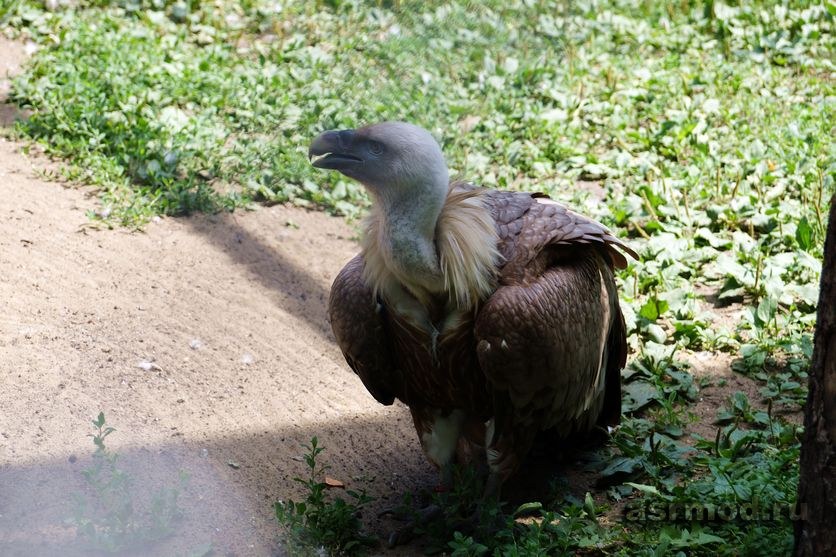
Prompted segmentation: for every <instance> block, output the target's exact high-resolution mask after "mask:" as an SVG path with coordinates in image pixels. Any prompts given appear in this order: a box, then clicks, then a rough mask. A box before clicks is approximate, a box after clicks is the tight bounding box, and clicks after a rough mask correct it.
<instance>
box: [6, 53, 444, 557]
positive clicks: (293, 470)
mask: <svg viewBox="0 0 836 557" xmlns="http://www.w3.org/2000/svg"><path fill="white" fill-rule="evenodd" d="M23 56H24V51H23V48H22V47H21V46H20V45H18V44H16V43H10V42H3V43H2V44H0V75H3V76H5V75H6V72H7V71H8V70H9V69H11V70H14V68H15V67H16V66H17V64H18V63H19V62H20V61H21V60H22V58H23ZM7 87H8V84H7V83H0V94H3V93H5V91H6V90H7ZM14 116H15V114H14V111H13V110H12V109H11V107H9V106H8V105H6V106H5V107H3V112H2V122H3V123H4V124H6V125H8V124H9V123H10V122H11V121H13V120H14ZM21 147H22V146H21V145H19V144H16V143H14V142H11V141H8V140H3V139H0V277H2V278H0V300H2V306H0V307H2V310H1V311H0V385H2V387H0V555H75V554H79V555H81V554H86V549H85V547H84V546H83V545H82V544H80V543H77V542H76V541H75V528H74V527H70V526H68V525H67V524H65V521H66V519H67V518H69V517H72V516H73V513H74V512H77V511H78V510H79V508H80V507H79V504H78V503H77V502H76V501H75V500H74V496H75V495H78V494H81V495H85V494H89V490H86V484H85V481H84V477H83V474H82V471H83V470H85V469H87V468H89V467H90V466H91V459H90V455H91V453H92V452H93V448H94V446H93V444H92V442H91V439H90V437H88V436H87V434H88V433H90V432H91V431H92V426H91V424H90V420H91V418H92V417H94V416H95V415H97V414H98V413H99V412H100V411H103V412H104V413H105V415H106V418H107V421H108V422H109V423H110V424H111V425H113V426H114V427H115V428H116V429H117V431H116V432H115V433H113V434H112V435H111V436H110V437H108V439H107V441H108V447H109V448H111V449H112V450H113V451H115V452H118V454H119V461H118V462H119V465H120V467H121V468H123V469H125V470H127V471H128V472H129V473H130V475H131V478H132V480H133V481H134V486H133V489H132V490H131V493H133V494H135V497H136V502H135V503H136V505H137V506H138V507H141V506H142V505H144V504H146V503H147V501H145V500H144V499H147V497H146V495H147V494H148V493H150V492H152V491H154V490H156V489H158V488H160V487H164V486H168V487H176V486H177V485H178V483H179V473H180V471H185V472H187V473H188V474H189V475H190V480H189V482H188V484H187V485H186V487H185V488H183V489H182V490H181V495H180V501H179V505H180V507H181V508H182V509H183V511H184V517H183V520H182V521H181V522H180V523H179V524H178V535H177V536H175V537H176V538H179V539H178V540H177V541H176V542H169V543H168V544H163V546H155V547H154V548H153V549H150V548H148V549H147V552H148V553H149V554H170V555H175V554H176V555H188V554H190V553H191V552H192V551H194V550H196V549H199V548H202V547H205V546H206V545H207V544H210V543H211V544H213V547H214V548H215V549H216V552H217V554H220V555H269V554H271V553H273V552H275V551H276V539H277V536H278V533H279V529H278V526H277V524H276V523H275V520H274V519H273V515H272V506H273V503H274V502H275V501H276V500H278V499H283V498H289V497H291V498H292V497H296V498H298V497H299V496H300V493H301V492H300V490H299V489H298V487H297V485H296V484H295V483H294V482H293V478H294V477H296V476H300V475H303V474H304V472H305V468H304V465H303V464H302V463H301V462H299V459H298V457H299V455H300V454H301V453H302V452H303V450H302V448H301V445H302V444H303V443H306V442H308V441H309V440H310V438H311V437H312V436H314V435H316V436H318V438H319V440H320V443H321V444H322V445H324V446H325V447H326V449H327V450H326V453H325V454H324V455H323V458H322V460H323V461H324V462H325V463H327V464H329V465H330V466H331V470H330V472H329V474H330V475H331V476H334V477H335V478H338V479H340V480H342V481H344V482H345V483H346V484H347V485H348V487H351V488H355V489H369V490H372V488H373V490H374V492H375V493H374V495H375V497H377V498H378V499H379V502H378V503H377V506H378V507H381V506H385V505H387V504H390V505H391V504H393V503H395V502H397V501H398V500H399V497H400V495H401V494H402V493H403V492H404V491H406V490H408V489H411V488H413V487H415V486H417V485H421V484H424V483H427V482H430V481H432V477H433V476H432V474H433V473H432V470H431V469H430V468H429V466H428V465H427V464H426V463H425V461H424V459H423V456H422V455H421V453H420V451H419V448H418V446H417V443H416V442H415V434H414V430H413V429H412V425H411V420H410V418H409V416H408V413H407V412H406V411H405V409H404V408H403V407H400V406H395V407H390V408H385V407H382V406H380V405H378V404H377V403H376V402H375V401H374V400H373V399H372V398H371V396H370V395H369V394H368V393H367V392H366V391H365V389H364V388H363V386H362V384H361V383H360V381H359V380H357V378H356V377H355V376H354V375H353V374H352V373H351V372H350V370H349V369H348V368H347V366H346V365H345V363H344V360H343V358H342V355H341V354H340V352H339V350H338V349H337V347H336V345H335V343H334V339H333V336H332V333H331V331H330V327H329V325H328V323H327V321H326V302H327V296H328V289H329V286H330V283H331V280H332V279H333V277H334V276H335V275H336V273H337V272H338V271H339V269H340V268H341V266H342V265H343V264H344V263H345V262H346V261H347V260H348V259H350V258H351V257H352V256H353V255H354V254H355V253H356V252H357V245H356V243H355V242H354V241H353V240H352V239H351V238H352V237H353V236H354V235H355V232H354V230H353V229H352V228H351V227H349V226H348V225H347V224H346V223H345V222H344V221H343V220H342V219H338V218H333V217H329V216H327V215H325V214H322V213H317V212H309V211H305V210H302V209H298V208H289V207H282V206H275V207H271V208H260V209H258V210H256V211H252V212H238V213H235V214H234V215H230V214H224V215H216V216H197V217H193V218H183V219H161V220H158V221H157V222H154V223H152V224H150V225H149V226H148V227H147V228H146V229H145V230H144V232H142V233H130V232H127V231H124V230H101V231H99V230H92V229H89V227H88V226H87V225H89V220H88V218H87V217H86V216H85V210H86V209H90V208H92V207H95V199H94V198H91V197H90V195H89V192H85V191H84V190H83V189H76V188H65V187H62V185H61V184H59V183H56V182H48V181H44V180H41V179H39V178H38V173H39V171H41V170H42V169H43V168H44V167H45V166H48V165H49V164H50V163H49V162H48V161H46V160H44V159H43V158H38V157H33V158H32V159H30V158H27V157H26V156H24V155H23V154H22V153H21ZM141 366H143V367H144V368H148V369H143V367H141ZM371 524H372V527H373V528H374V527H375V526H376V525H377V523H376V522H375V521H374V520H371ZM380 527H381V528H385V526H380ZM139 553H140V554H142V553H143V552H142V551H140V552H139Z"/></svg>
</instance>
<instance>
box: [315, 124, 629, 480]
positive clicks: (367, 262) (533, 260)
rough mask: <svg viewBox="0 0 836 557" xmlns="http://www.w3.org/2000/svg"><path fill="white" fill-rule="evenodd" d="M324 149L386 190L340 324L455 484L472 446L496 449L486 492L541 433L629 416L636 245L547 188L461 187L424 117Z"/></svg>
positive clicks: (329, 138)
mask: <svg viewBox="0 0 836 557" xmlns="http://www.w3.org/2000/svg"><path fill="white" fill-rule="evenodd" d="M308 154H309V157H310V158H311V160H312V162H313V166H315V167H317V168H323V169H330V170H337V171H339V172H341V173H342V174H344V175H345V176H348V177H349V178H353V179H354V180H357V181H358V182H360V183H361V184H362V185H363V186H365V187H366V189H367V190H368V192H369V194H370V195H371V198H372V201H373V204H372V209H371V213H370V215H369V216H368V218H367V220H366V222H365V231H364V234H363V237H362V251H361V252H360V254H358V255H357V256H356V257H354V259H352V260H351V261H349V262H348V264H347V265H346V266H345V268H343V270H342V271H341V272H340V273H339V275H338V276H337V278H336V280H335V281H334V285H333V287H332V289H331V296H330V301H329V308H328V311H329V316H330V320H331V326H332V328H333V330H334V335H335V336H336V339H337V342H338V343H339V346H340V348H341V350H342V352H343V354H344V355H345V359H346V360H347V361H348V365H349V366H351V368H352V369H353V370H354V371H355V373H357V375H359V376H360V379H361V380H362V381H363V384H364V385H365V386H366V388H367V389H368V390H369V392H370V393H371V394H372V396H374V398H376V399H377V400H378V402H380V403H382V404H387V405H388V404H392V403H393V401H394V400H395V399H396V398H397V399H399V400H401V401H403V402H404V403H405V404H406V405H407V406H409V410H410V412H411V413H412V418H413V420H414V422H415V429H416V430H417V432H418V438H419V440H420V442H421V446H422V447H423V450H424V452H425V453H426V456H427V457H428V459H429V460H430V461H431V462H432V463H434V464H435V465H436V466H437V467H438V468H439V469H440V471H441V482H442V486H447V487H449V484H450V482H451V481H452V471H453V464H454V460H455V457H456V454H457V449H460V448H461V447H464V446H466V447H469V448H470V449H469V450H468V452H470V453H471V454H472V453H473V450H472V449H473V448H474V447H475V448H476V449H478V451H479V453H478V454H484V455H485V458H486V461H487V468H488V478H487V482H486V485H485V492H484V494H485V496H498V495H499V490H500V488H501V486H502V483H503V482H504V480H505V479H506V478H507V477H508V476H509V475H511V474H512V473H513V472H514V471H515V470H516V469H517V467H518V466H519V464H520V463H521V461H522V460H523V459H524V457H525V456H526V455H527V453H528V452H529V450H530V449H531V447H532V444H533V442H534V440H535V437H536V435H537V434H538V433H539V432H541V431H545V430H551V431H554V432H556V433H557V434H558V435H568V434H572V433H583V432H587V431H589V430H591V429H592V428H593V427H595V426H596V425H615V424H616V423H617V422H618V421H619V417H620V414H621V383H620V370H621V368H622V367H624V364H625V360H626V356H627V345H626V339H625V329H624V321H623V318H622V315H621V310H620V308H619V304H618V294H617V291H616V284H615V280H614V278H613V268H614V267H618V268H623V267H625V266H626V263H627V262H626V259H625V257H624V255H622V253H621V252H620V251H619V250H621V251H624V252H626V253H628V254H630V255H631V256H633V257H635V252H633V250H631V249H630V248H629V247H628V246H626V245H625V244H624V243H622V242H621V241H620V240H618V239H617V238H616V237H614V236H613V235H612V234H611V233H610V231H609V230H607V229H606V228H605V227H604V226H603V225H601V224H599V223H597V222H595V221H593V220H591V219H589V218H586V217H584V216H582V215H579V214H577V213H575V212H573V211H571V210H569V209H568V208H566V207H565V206H563V205H561V204H559V203H556V202H554V201H552V200H550V199H549V198H548V197H545V196H543V195H541V194H530V193H521V192H507V191H495V190H490V189H483V188H478V187H475V186H473V185H471V184H469V183H467V182H453V183H452V184H451V183H450V182H449V179H448V170H447V164H446V163H445V160H444V156H443V155H442V152H441V148H440V147H439V145H438V143H437V142H436V141H435V139H433V137H432V135H430V133H429V132H427V131H426V130H424V129H422V128H419V127H417V126H414V125H411V124H407V123H403V122H384V123H380V124H376V125H371V126H367V127H364V128H360V129H357V130H342V131H327V132H325V133H323V134H321V135H319V136H318V137H317V138H316V139H314V141H313V143H312V144H311V146H310V150H309V153H308ZM460 445H461V447H460Z"/></svg>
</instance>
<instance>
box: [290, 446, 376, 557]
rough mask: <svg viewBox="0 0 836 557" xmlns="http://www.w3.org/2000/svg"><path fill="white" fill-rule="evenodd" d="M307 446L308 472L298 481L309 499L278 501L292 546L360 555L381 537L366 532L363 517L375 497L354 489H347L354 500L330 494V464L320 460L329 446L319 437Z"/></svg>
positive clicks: (307, 552) (300, 552) (313, 552)
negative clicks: (320, 442)
mask: <svg viewBox="0 0 836 557" xmlns="http://www.w3.org/2000/svg"><path fill="white" fill-rule="evenodd" d="M304 447H305V449H307V452H306V453H305V454H304V460H305V465H306V466H307V467H308V476H307V477H306V478H295V481H296V482H298V483H300V484H301V485H302V486H304V488H305V490H306V492H307V495H306V496H305V499H304V500H303V501H298V502H295V501H293V500H288V501H279V502H277V503H276V504H275V512H276V518H277V519H278V521H279V523H280V524H281V525H282V526H283V527H284V528H285V529H286V531H287V536H286V539H285V544H286V545H287V547H288V549H289V550H290V551H291V552H292V553H293V554H296V555H317V554H319V552H320V551H325V552H326V553H327V554H328V555H356V554H360V553H362V552H364V550H366V549H368V548H369V547H371V546H374V545H375V544H376V543H377V540H376V539H375V538H374V537H372V536H369V535H367V534H365V533H363V531H362V527H363V525H362V522H361V521H360V514H361V512H362V510H363V508H364V507H365V506H366V505H368V504H369V503H370V502H371V501H372V498H370V497H369V496H368V495H366V492H365V491H354V490H347V491H346V494H347V495H348V496H349V497H350V501H346V500H345V499H343V498H341V497H334V498H330V497H328V496H327V495H326V492H327V491H328V489H329V487H328V484H327V483H326V482H325V472H326V470H328V468H329V467H328V466H327V465H321V464H319V463H318V461H317V459H318V458H319V456H320V454H321V453H322V452H323V451H324V450H325V449H324V448H323V447H320V446H319V442H318V440H317V438H316V437H313V438H311V442H310V444H309V445H304Z"/></svg>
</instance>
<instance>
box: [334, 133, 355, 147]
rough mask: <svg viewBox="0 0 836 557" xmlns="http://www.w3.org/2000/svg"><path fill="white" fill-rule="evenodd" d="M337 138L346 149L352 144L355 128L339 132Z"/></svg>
mask: <svg viewBox="0 0 836 557" xmlns="http://www.w3.org/2000/svg"><path fill="white" fill-rule="evenodd" d="M337 138H338V140H339V144H340V147H341V148H342V149H345V148H347V147H348V146H349V145H351V142H352V141H353V140H354V130H342V131H340V132H338V133H337Z"/></svg>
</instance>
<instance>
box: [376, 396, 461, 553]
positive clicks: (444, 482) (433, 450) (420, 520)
mask: <svg viewBox="0 0 836 557" xmlns="http://www.w3.org/2000/svg"><path fill="white" fill-rule="evenodd" d="M410 411H411V412H412V419H413V420H414V421H415V429H416V430H417V431H418V432H419V436H420V439H421V446H422V447H423V449H424V453H425V454H426V455H427V458H429V459H430V461H431V462H432V463H433V464H435V465H436V466H438V470H439V485H438V486H437V487H436V491H438V492H445V491H449V490H450V489H451V488H452V487H453V475H454V471H455V462H454V460H455V456H456V447H457V446H458V442H459V437H461V434H462V429H463V427H464V423H465V417H466V416H465V413H464V412H463V411H461V410H453V411H451V412H449V413H446V414H445V413H443V412H442V411H440V410H430V411H426V410H424V411H419V410H415V409H411V410H410ZM443 511H444V509H443V508H442V507H441V506H440V505H437V504H433V503H431V504H429V505H427V506H425V507H423V508H420V509H417V510H416V511H415V512H414V513H412V517H411V518H410V519H409V520H408V521H407V523H406V524H404V526H403V527H401V528H399V529H398V530H396V531H395V532H392V534H391V535H390V536H389V546H390V547H394V546H396V545H398V544H401V543H404V542H406V541H409V540H410V539H411V538H412V537H413V536H414V532H415V529H416V528H419V527H422V526H425V525H427V524H429V523H430V522H432V521H433V520H434V519H436V518H437V517H439V516H440V515H441V514H442V513H443Z"/></svg>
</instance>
